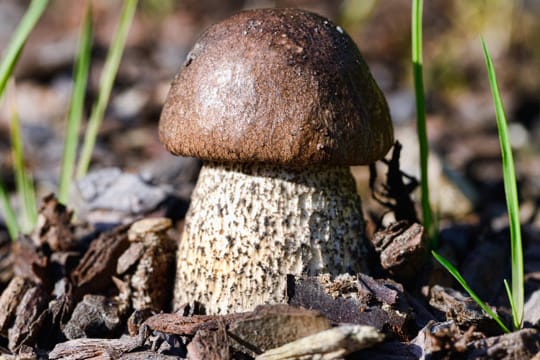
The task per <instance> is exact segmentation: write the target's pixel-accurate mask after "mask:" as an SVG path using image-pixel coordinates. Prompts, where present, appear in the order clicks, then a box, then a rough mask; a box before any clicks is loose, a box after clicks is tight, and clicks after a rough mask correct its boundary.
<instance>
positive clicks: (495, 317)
mask: <svg viewBox="0 0 540 360" xmlns="http://www.w3.org/2000/svg"><path fill="white" fill-rule="evenodd" d="M431 254H433V257H434V258H435V260H437V261H438V262H439V263H440V264H441V265H442V266H443V267H444V268H445V269H446V270H447V271H448V272H449V273H450V274H452V276H453V277H454V278H455V279H456V280H457V282H458V283H459V284H460V285H461V286H462V287H463V288H464V289H465V291H467V293H468V294H469V296H470V297H471V298H472V299H473V300H474V301H475V302H476V303H477V304H478V305H479V306H480V307H481V308H482V310H484V311H485V312H486V313H487V314H488V315H489V316H490V317H491V318H492V319H493V320H495V321H496V322H497V324H499V326H500V327H501V329H503V331H504V332H506V333H509V332H510V330H509V329H508V328H507V327H506V325H504V323H503V322H502V320H501V318H500V317H499V315H497V314H496V313H495V312H494V311H493V310H491V308H490V307H489V306H487V304H486V303H484V302H483V301H482V300H481V299H480V298H479V297H478V295H476V293H475V292H474V291H473V290H472V289H471V288H470V286H469V284H467V281H465V279H464V278H463V276H461V274H460V273H459V271H458V269H456V268H455V267H454V265H452V264H451V263H450V262H449V261H448V260H446V259H445V258H443V257H442V256H441V255H439V254H437V253H436V252H435V251H433V250H432V251H431Z"/></svg>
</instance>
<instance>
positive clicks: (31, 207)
mask: <svg viewBox="0 0 540 360" xmlns="http://www.w3.org/2000/svg"><path fill="white" fill-rule="evenodd" d="M13 88H15V86H13ZM9 102H10V104H9V113H10V140H11V153H12V156H13V167H14V171H15V186H16V190H17V193H18V194H19V196H20V202H21V209H22V216H21V218H20V221H19V226H20V230H21V232H23V233H28V232H30V231H32V230H33V229H34V226H35V224H36V223H37V217H38V212H37V204H36V192H35V189H34V185H33V181H32V179H31V177H30V176H29V174H28V173H27V171H26V165H25V161H24V151H23V140H22V133H21V124H20V121H19V114H18V111H17V107H16V103H15V90H14V91H13V98H12V99H10V101H9Z"/></svg>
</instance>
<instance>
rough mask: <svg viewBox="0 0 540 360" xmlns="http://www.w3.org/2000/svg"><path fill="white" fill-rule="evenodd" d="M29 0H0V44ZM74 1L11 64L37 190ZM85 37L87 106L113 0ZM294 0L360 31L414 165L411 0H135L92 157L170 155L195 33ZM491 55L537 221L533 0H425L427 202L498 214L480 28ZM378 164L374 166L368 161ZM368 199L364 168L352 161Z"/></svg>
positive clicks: (52, 15)
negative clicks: (163, 140)
mask: <svg viewBox="0 0 540 360" xmlns="http://www.w3.org/2000/svg"><path fill="white" fill-rule="evenodd" d="M27 5H28V1H21V0H2V1H0V49H4V48H5V47H6V44H7V42H8V41H9V39H10V36H11V34H12V32H13V30H14V29H15V27H16V26H17V24H18V22H19V21H20V18H21V17H22V15H23V13H24V11H25V9H26V7H27ZM83 5H84V2H83V1H82V0H76V1H73V0H51V1H50V4H49V7H48V9H47V10H46V11H45V13H44V15H43V17H42V18H41V20H40V22H39V24H38V25H37V27H36V29H35V31H34V32H33V33H32V35H31V36H30V39H29V42H28V43H27V46H26V47H25V49H24V51H23V53H22V55H21V59H20V61H19V63H18V65H17V68H16V92H15V93H14V96H15V99H16V103H17V105H18V111H19V113H20V119H21V123H22V128H23V138H24V146H25V155H26V159H27V166H28V168H29V169H30V170H31V171H32V173H33V175H34V178H35V181H36V183H37V185H38V189H39V193H40V194H45V193H47V192H50V191H55V190H56V186H57V179H58V174H59V172H60V161H61V156H62V145H63V136H64V133H65V123H66V113H67V109H68V105H69V104H68V102H69V98H70V94H71V87H72V69H73V59H74V56H75V52H76V49H77V39H78V34H79V28H80V23H81V19H82V15H83V11H84V6H83ZM93 5H94V15H95V24H94V26H95V27H94V31H95V38H94V44H93V49H92V63H91V66H92V67H91V72H90V82H89V94H90V95H89V96H88V98H87V100H86V103H87V112H86V114H88V112H89V110H90V109H89V108H90V106H91V104H92V103H93V102H94V100H95V95H96V91H97V85H98V82H99V76H100V73H101V68H102V66H103V63H104V60H105V55H106V53H107V49H108V46H109V44H110V42H111V38H112V34H113V33H114V30H115V28H116V25H117V22H118V17H119V14H120V10H121V6H122V2H121V1H119V0H113V1H111V0H94V1H93ZM274 6H277V7H301V8H305V9H308V10H311V11H314V12H317V13H319V14H321V15H324V16H327V17H329V18H330V19H332V20H333V21H334V22H336V23H337V24H339V25H340V26H341V27H342V28H344V29H345V30H346V31H347V32H348V33H349V34H350V36H351V37H352V38H353V39H354V40H355V42H356V43H357V44H358V46H359V48H360V50H361V51H362V53H363V55H364V57H365V59H366V61H367V63H368V65H369V66H370V68H371V71H372V72H373V75H374V77H375V78H376V80H377V82H378V83H379V85H380V87H381V88H382V90H383V92H384V93H385V95H386V97H387V99H388V103H389V105H390V109H391V113H392V116H393V121H394V125H395V128H396V139H397V140H399V141H400V142H401V143H402V144H403V146H404V147H403V151H402V168H403V170H404V171H405V172H407V173H409V174H411V175H415V176H417V175H418V173H419V171H418V160H417V159H418V156H417V152H418V146H417V144H416V135H415V131H416V130H415V103H414V101H415V100H414V93H413V86H412V71H411V65H410V52H411V50H410V44H411V41H410V16H411V1H410V0H393V1H388V0H386V1H383V0H342V1H340V0H276V1H269V0H177V1H174V0H141V1H139V7H138V11H137V14H136V16H135V19H134V22H133V24H132V26H131V29H130V33H129V37H128V42H127V47H126V49H125V52H124V56H123V58H122V62H121V64H120V69H119V73H118V77H117V80H116V82H115V86H114V89H113V93H112V98H111V102H110V104H109V106H108V109H107V112H106V116H105V119H104V121H103V125H102V128H101V130H100V135H99V138H98V144H97V147H96V150H95V152H94V159H93V163H92V164H93V165H92V166H93V168H102V167H106V166H118V167H121V168H122V169H124V170H126V171H138V170H139V169H141V168H142V167H144V166H147V165H148V164H151V163H163V164H167V163H169V162H171V161H175V160H174V158H173V157H172V156H171V155H169V154H168V153H167V152H166V151H165V150H164V149H163V147H162V146H161V144H160V143H159V141H158V138H157V123H158V120H159V114H160V110H161V106H162V104H163V102H164V99H165V96H166V94H167V91H168V88H169V84H170V82H171V81H172V78H173V76H174V74H175V73H176V71H177V70H178V69H179V67H180V65H181V64H182V63H183V61H184V59H185V57H186V54H187V53H188V51H189V50H190V48H191V46H192V45H193V43H194V42H195V41H196V39H197V37H198V35H199V34H200V33H201V32H202V31H203V30H204V29H205V28H206V27H208V26H209V25H210V24H212V23H215V22H217V21H219V20H221V19H223V18H225V17H227V16H229V15H230V14H232V13H234V12H237V11H240V10H242V9H248V8H257V7H274ZM481 36H483V37H484V38H485V40H486V43H487V45H488V47H489V49H490V52H491V55H492V57H493V60H494V63H495V68H496V70H497V74H498V79H499V83H500V86H501V91H502V96H503V99H504V103H505V106H506V111H507V115H508V119H509V121H510V132H511V139H512V143H513V146H514V150H515V156H516V161H517V172H518V179H519V181H520V192H521V197H522V212H523V214H522V215H523V217H524V221H527V222H531V223H534V224H535V225H538V226H540V225H539V224H540V216H537V208H538V205H539V204H540V156H539V154H540V98H539V94H540V91H539V90H540V71H539V69H540V67H539V65H540V47H539V46H538V44H540V1H538V0H469V1H449V0H429V1H425V2H424V78H425V90H426V97H427V106H428V109H427V110H428V133H429V141H430V148H431V157H430V172H431V174H430V177H431V180H430V181H431V182H432V192H433V198H432V201H433V206H434V208H435V209H437V211H438V213H439V214H440V215H441V216H442V224H443V225H444V221H445V219H446V220H448V221H456V220H459V221H465V222H468V221H470V222H475V221H479V220H480V221H481V220H482V219H488V220H489V221H490V222H492V223H496V222H497V221H502V222H504V220H500V219H499V215H501V214H503V213H504V212H505V206H506V205H505V203H504V191H503V185H502V172H501V163H500V150H499V142H498V138H497V127H496V121H495V114H494V108H493V104H492V100H491V93H490V90H489V83H488V78H487V73H486V70H485V63H484V58H483V54H482V49H481V44H480V37H481ZM2 108H3V110H2V112H1V113H0V176H1V177H2V179H3V180H4V182H5V183H6V184H8V186H9V187H11V188H13V176H12V173H13V169H12V160H11V157H10V156H9V152H10V144H9V117H8V116H7V115H6V114H7V112H6V111H5V106H2ZM380 169H381V172H382V171H384V168H382V167H381V168H380ZM354 173H355V175H356V176H357V179H358V183H359V191H360V192H361V193H364V195H365V196H364V197H363V198H364V199H366V202H368V207H369V206H370V205H369V202H370V201H369V200H368V199H369V198H370V197H369V195H367V193H368V191H367V190H366V188H367V187H366V186H365V184H366V183H367V179H368V173H367V170H366V169H365V168H358V169H354Z"/></svg>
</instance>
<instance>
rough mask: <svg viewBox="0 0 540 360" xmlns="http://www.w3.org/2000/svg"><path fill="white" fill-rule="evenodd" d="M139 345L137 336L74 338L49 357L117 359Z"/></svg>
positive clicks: (57, 346) (57, 348)
mask: <svg viewBox="0 0 540 360" xmlns="http://www.w3.org/2000/svg"><path fill="white" fill-rule="evenodd" d="M138 347H140V343H139V340H138V339H137V338H133V337H128V336H124V337H121V338H120V339H76V340H70V341H66V342H63V343H61V344H58V345H56V346H55V347H54V349H53V350H52V351H51V352H50V353H49V359H51V360H52V359H63V360H82V359H118V358H119V357H120V356H121V355H122V354H125V353H127V352H129V351H132V350H135V349H136V348H138Z"/></svg>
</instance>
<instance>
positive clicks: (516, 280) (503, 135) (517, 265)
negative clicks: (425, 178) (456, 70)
mask: <svg viewBox="0 0 540 360" xmlns="http://www.w3.org/2000/svg"><path fill="white" fill-rule="evenodd" d="M482 48H483V50H484V56H485V58H486V66H487V71H488V76H489V85H490V87H491V93H492V95H493V102H494V104H495V114H496V117H497V128H498V129H499V141H500V144H501V155H502V164H503V177H504V191H505V194H506V206H507V207H508V216H509V220H510V247H511V256H512V299H513V301H511V302H510V303H511V304H513V307H514V308H513V309H512V312H513V313H515V314H516V315H515V316H514V328H515V329H519V328H520V327H521V324H522V322H523V311H524V307H525V305H524V297H525V294H524V293H525V290H524V281H525V279H524V265H523V246H522V241H521V225H520V222H519V201H518V192H517V182H516V171H515V169H514V158H513V156H512V147H511V145H510V136H509V133H508V124H507V121H506V115H505V111H504V105H503V102H502V98H501V94H500V91H499V86H498V84H497V76H496V73H495V67H494V66H493V61H492V60H491V56H490V55H489V51H488V49H487V46H486V43H485V41H484V39H482Z"/></svg>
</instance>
